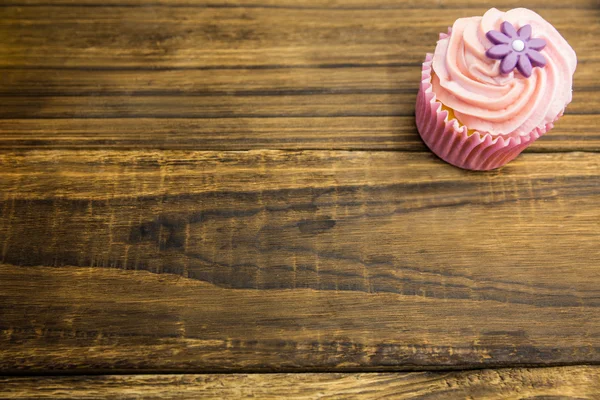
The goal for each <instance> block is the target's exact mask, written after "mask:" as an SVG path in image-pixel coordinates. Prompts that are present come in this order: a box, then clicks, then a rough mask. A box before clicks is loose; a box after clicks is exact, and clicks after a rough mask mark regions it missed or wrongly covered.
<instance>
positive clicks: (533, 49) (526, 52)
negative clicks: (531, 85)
mask: <svg viewBox="0 0 600 400" xmlns="http://www.w3.org/2000/svg"><path fill="white" fill-rule="evenodd" d="M500 29H501V30H502V32H498V31H489V32H488V33H486V36H487V38H488V39H489V40H490V42H492V43H494V45H495V46H492V47H490V48H489V49H488V51H486V52H485V55H486V56H488V57H489V58H493V59H494V60H502V62H501V63H500V72H502V73H503V74H504V75H507V74H509V73H510V72H511V71H512V70H513V69H515V67H517V69H518V70H519V72H520V73H521V74H522V75H523V76H524V77H526V78H529V77H530V76H531V72H532V70H533V67H543V66H545V65H546V59H545V58H544V56H543V55H542V54H541V53H540V52H539V51H540V50H542V49H543V48H544V47H546V41H545V40H544V39H539V38H533V39H532V38H531V25H524V26H522V27H521V29H519V31H518V32H517V31H516V30H515V27H514V26H512V25H511V24H510V23H509V22H506V21H504V22H503V23H502V25H500Z"/></svg>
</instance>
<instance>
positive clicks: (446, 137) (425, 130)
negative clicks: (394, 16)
mask: <svg viewBox="0 0 600 400" xmlns="http://www.w3.org/2000/svg"><path fill="white" fill-rule="evenodd" d="M445 36H446V34H441V35H440V37H441V38H443V37H445ZM432 59H433V54H427V56H426V58H425V62H424V63H423V69H422V72H421V86H420V88H419V94H418V95H417V104H416V123H417V129H418V130H419V134H420V135H421V138H422V139H423V141H424V142H425V144H426V145H427V147H429V148H430V149H431V151H432V152H434V153H435V154H436V155H437V156H438V157H440V158H441V159H442V160H444V161H446V162H448V163H450V164H452V165H455V166H457V167H459V168H464V169H470V170H477V171H485V170H490V169H494V168H499V167H501V166H503V165H505V164H506V163H508V162H509V161H511V160H513V159H514V158H515V157H517V156H518V155H519V154H520V153H521V152H522V151H523V150H524V149H525V148H526V147H527V146H529V145H530V144H531V143H533V142H534V141H535V140H536V139H537V138H539V137H540V136H542V135H543V134H544V133H546V132H548V131H549V130H550V129H552V127H553V126H554V122H556V120H557V119H558V118H560V116H561V115H562V113H561V115H559V116H558V117H557V118H556V119H555V120H554V121H553V122H551V123H549V124H547V125H546V126H544V127H542V128H536V129H534V130H533V131H531V132H529V134H527V135H524V136H517V137H509V138H504V137H502V136H496V137H493V136H492V135H490V134H489V133H480V132H474V133H472V134H471V135H469V134H468V128H467V127H466V126H460V125H459V123H458V121H457V120H456V119H451V120H448V112H447V111H445V110H442V104H441V103H440V102H439V101H437V100H436V95H435V93H433V89H432V85H431V62H432Z"/></svg>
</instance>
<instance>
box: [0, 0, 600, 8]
mask: <svg viewBox="0 0 600 400" xmlns="http://www.w3.org/2000/svg"><path fill="white" fill-rule="evenodd" d="M496 3H497V4H496V7H497V8H500V9H508V8H516V7H522V6H523V3H522V2H520V1H519V0H498V1H497V2H496ZM2 4H4V5H5V6H20V7H25V6H40V5H43V6H48V5H53V6H58V5H63V6H76V7H78V6H103V7H104V6H107V5H114V6H128V7H134V6H141V7H150V6H156V5H163V6H169V7H179V6H191V7H202V8H267V9H268V8H275V9H278V8H281V9H342V10H344V9H351V10H352V9H358V10H369V9H411V8H421V9H431V8H440V9H447V8H485V7H489V2H486V1H484V0H479V1H477V0H403V1H398V0H344V1H340V0H302V1H298V0H77V1H73V0H7V1H5V2H3V3H2ZM527 5H528V7H530V8H532V9H537V8H540V9H548V8H550V9H581V8H583V9H597V6H598V3H597V1H596V0H573V1H570V2H569V3H564V2H557V1H547V0H530V1H528V2H527Z"/></svg>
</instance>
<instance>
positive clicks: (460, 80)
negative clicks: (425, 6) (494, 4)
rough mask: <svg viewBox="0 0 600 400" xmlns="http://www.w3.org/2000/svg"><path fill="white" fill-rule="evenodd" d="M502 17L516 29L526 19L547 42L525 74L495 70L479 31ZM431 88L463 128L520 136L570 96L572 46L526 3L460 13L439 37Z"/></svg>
mask: <svg viewBox="0 0 600 400" xmlns="http://www.w3.org/2000/svg"><path fill="white" fill-rule="evenodd" d="M503 21H508V22H510V23H511V24H512V25H513V26H514V27H515V28H516V29H519V28H520V27H521V26H523V25H527V24H530V25H531V27H532V31H533V34H532V37H534V38H542V39H545V40H546V42H547V45H546V47H545V48H544V49H543V50H542V51H541V53H542V54H543V55H544V57H545V58H546V60H547V61H548V63H547V65H546V66H545V67H543V68H534V69H533V73H532V75H531V77H529V78H525V77H524V76H522V75H521V74H520V73H519V72H518V71H517V70H515V71H513V72H511V73H510V74H508V75H502V74H501V73H500V61H499V60H494V59H491V58H488V57H487V56H486V55H485V52H486V50H487V49H489V48H490V47H492V46H493V44H492V43H491V42H490V41H489V40H488V39H487V38H486V36H485V34H486V33H487V32H488V31H490V30H500V24H501V23H502V22H503ZM432 67H433V71H434V77H433V80H432V85H433V91H434V92H435V94H436V96H437V98H438V100H439V101H441V102H442V103H443V104H444V105H446V106H448V107H449V108H452V109H453V110H454V114H455V116H456V118H457V119H458V120H459V121H460V122H461V123H462V124H464V125H466V126H467V127H468V128H469V129H474V130H477V131H478V132H481V133H489V134H491V135H494V136H497V135H503V136H523V135H527V134H529V133H530V132H531V131H532V130H534V129H538V128H542V127H544V126H545V125H547V124H549V123H551V122H552V121H554V120H555V119H556V118H557V117H558V116H559V115H560V114H561V113H562V111H563V110H564V108H565V106H566V105H567V104H569V103H570V102H571V97H572V95H571V91H572V85H573V73H574V72H575V68H576V67H577V57H576V55H575V51H573V49H572V48H571V46H569V44H568V43H567V41H566V40H565V39H564V38H563V37H562V36H561V35H560V33H558V31H557V30H556V29H555V28H554V27H553V26H552V25H550V23H548V22H547V21H546V20H544V19H543V18H542V17H541V16H539V15H538V14H536V13H535V12H533V11H531V10H528V9H526V8H516V9H514V10H510V11H508V12H505V13H504V12H502V11H499V10H497V9H495V8H492V9H490V10H489V11H487V12H486V13H485V15H484V16H483V17H472V18H460V19H458V20H457V21H456V22H455V23H454V25H453V26H452V29H451V34H450V35H449V36H448V37H445V38H441V39H440V40H439V41H438V43H437V47H436V49H435V54H434V56H433V63H432Z"/></svg>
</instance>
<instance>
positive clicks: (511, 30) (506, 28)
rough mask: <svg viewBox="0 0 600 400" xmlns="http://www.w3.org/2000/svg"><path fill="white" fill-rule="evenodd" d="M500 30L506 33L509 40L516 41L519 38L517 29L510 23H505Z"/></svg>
mask: <svg viewBox="0 0 600 400" xmlns="http://www.w3.org/2000/svg"><path fill="white" fill-rule="evenodd" d="M500 30H502V33H504V34H505V35H506V36H508V37H509V38H513V39H515V38H516V37H517V36H518V34H517V31H516V30H515V27H514V26H512V24H511V23H510V22H507V21H504V22H503V23H502V25H500Z"/></svg>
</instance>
